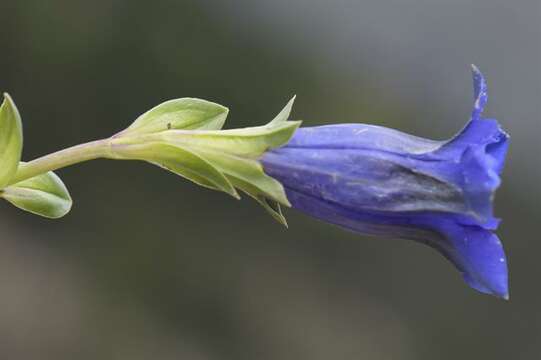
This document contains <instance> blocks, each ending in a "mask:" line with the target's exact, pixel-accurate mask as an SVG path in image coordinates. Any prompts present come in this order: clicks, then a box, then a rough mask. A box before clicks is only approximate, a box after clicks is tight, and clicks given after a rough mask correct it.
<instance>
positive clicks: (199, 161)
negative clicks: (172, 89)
mask: <svg viewBox="0 0 541 360" xmlns="http://www.w3.org/2000/svg"><path fill="white" fill-rule="evenodd" d="M293 101H294V99H292V100H291V101H290V102H289V103H288V104H287V105H286V107H285V108H284V109H283V110H282V111H281V112H280V113H279V114H278V115H277V116H276V117H275V118H274V120H272V121H271V122H270V123H268V124H267V125H265V126H258V127H251V128H244V129H235V130H221V127H222V125H223V123H224V121H225V118H226V116H227V113H228V110H227V108H224V107H222V106H220V105H218V104H214V103H211V102H207V101H204V100H198V99H178V100H172V101H168V102H166V103H163V104H161V105H158V106H157V107H155V108H153V109H151V110H150V111H149V112H147V113H145V114H143V115H141V116H140V117H139V118H138V119H137V120H136V121H135V122H134V123H133V124H132V125H131V126H130V127H129V128H128V129H126V130H125V131H123V132H121V133H120V134H119V136H118V137H117V138H116V139H114V140H113V143H112V149H113V153H114V154H115V156H116V157H118V158H122V159H138V160H144V161H148V162H150V163H153V164H155V165H158V166H160V167H162V168H165V169H167V170H169V171H171V172H173V173H175V174H178V175H180V176H182V177H184V178H186V179H188V180H191V181H193V182H194V183H196V184H198V185H201V186H204V187H207V188H210V189H213V190H218V191H223V192H225V193H227V194H229V195H231V196H233V197H235V198H237V199H238V198H240V196H239V195H238V192H237V189H239V190H241V191H243V192H244V193H246V194H248V195H249V196H251V197H253V198H254V199H255V200H256V201H258V202H259V203H260V204H261V205H262V206H263V207H264V208H265V209H266V210H267V211H268V212H269V213H270V214H271V215H272V216H273V217H274V218H275V219H276V220H278V221H279V222H280V223H282V224H284V225H287V224H286V220H285V218H284V216H283V215H282V213H281V209H280V204H282V205H286V206H290V205H289V202H288V200H287V197H286V195H285V191H284V188H283V186H282V184H280V183H279V182H278V181H277V180H275V179H273V178H272V177H270V176H268V175H267V174H265V172H264V170H263V167H262V165H261V163H260V162H259V160H258V159H259V158H260V157H261V156H262V155H263V154H264V153H265V151H267V150H269V149H272V148H276V147H280V146H282V145H284V144H286V143H287V142H288V141H289V139H290V138H291V136H292V135H293V133H294V132H295V130H296V129H297V127H298V126H299V125H300V122H298V121H287V119H288V117H289V114H290V112H291V108H292V105H293Z"/></svg>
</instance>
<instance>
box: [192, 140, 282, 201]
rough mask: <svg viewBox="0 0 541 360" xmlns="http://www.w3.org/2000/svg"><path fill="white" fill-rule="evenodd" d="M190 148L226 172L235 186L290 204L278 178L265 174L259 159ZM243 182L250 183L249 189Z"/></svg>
mask: <svg viewBox="0 0 541 360" xmlns="http://www.w3.org/2000/svg"><path fill="white" fill-rule="evenodd" d="M191 150H192V151H193V152H194V153H197V154H199V155H200V156H201V157H203V158H205V159H206V160H207V161H208V162H210V163H211V164H212V165H214V166H215V168H216V169H218V170H219V171H221V172H222V173H224V174H226V176H227V178H228V179H229V180H230V181H231V182H233V183H234V184H235V186H237V187H239V188H240V189H242V190H244V191H245V192H248V193H251V194H260V195H262V196H264V197H266V198H270V199H272V200H274V201H277V202H279V203H281V204H283V205H285V206H291V205H290V203H289V201H288V200H287V197H286V195H285V191H284V187H283V186H282V184H281V183H280V182H279V181H278V180H275V179H274V178H272V177H270V176H268V175H267V174H265V172H264V171H263V166H262V165H261V164H260V163H259V161H257V160H254V159H246V158H242V157H239V156H236V155H231V154H228V153H225V152H218V151H215V150H213V149H207V148H198V149H193V148H192V149H191ZM245 184H249V185H250V187H249V189H248V188H247V187H246V186H244V185H245Z"/></svg>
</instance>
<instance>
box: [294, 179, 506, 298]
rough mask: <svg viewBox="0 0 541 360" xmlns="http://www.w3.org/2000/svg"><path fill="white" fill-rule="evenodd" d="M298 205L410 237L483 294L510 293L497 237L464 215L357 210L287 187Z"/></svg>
mask: <svg viewBox="0 0 541 360" xmlns="http://www.w3.org/2000/svg"><path fill="white" fill-rule="evenodd" d="M286 192H287V196H288V199H289V201H290V202H291V204H292V205H293V207H294V208H296V209H298V210H301V211H303V212H305V213H307V214H309V215H311V216H313V217H315V218H317V219H320V220H323V221H326V222H329V223H331V224H335V225H338V226H341V227H343V228H346V229H349V230H351V231H354V232H357V233H362V234H367V235H375V236H385V237H396V238H402V239H411V240H415V241H418V242H420V243H424V244H426V245H429V246H430V247H432V248H434V249H436V250H438V251H439V252H440V253H441V254H442V255H443V256H444V257H446V258H447V259H448V260H449V261H451V263H453V264H454V265H455V267H456V268H457V269H458V270H459V271H460V272H461V273H462V275H463V278H464V280H465V281H466V283H467V284H468V285H470V286H471V287H473V288H474V289H476V290H479V291H481V292H483V293H487V294H492V295H494V296H497V297H501V298H505V299H507V298H508V283H507V261H506V258H505V253H504V249H503V247H502V244H501V242H500V240H499V239H498V237H497V236H496V235H494V234H493V233H492V232H491V231H490V230H486V229H484V228H482V227H480V226H476V225H464V224H461V223H460V218H459V217H456V218H455V217H453V216H448V215H446V214H441V213H417V214H416V213H413V214H411V213H410V214H407V213H403V214H396V215H389V214H385V213H370V212H366V211H363V212H358V211H355V210H352V209H347V208H345V207H343V206H341V205H340V204H336V203H332V202H328V201H324V200H322V199H319V198H317V197H313V196H310V195H307V194H305V193H302V192H299V191H296V190H293V189H290V188H287V187H286Z"/></svg>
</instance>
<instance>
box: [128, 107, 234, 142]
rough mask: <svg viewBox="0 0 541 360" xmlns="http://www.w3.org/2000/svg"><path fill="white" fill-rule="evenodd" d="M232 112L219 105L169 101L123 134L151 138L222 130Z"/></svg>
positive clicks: (147, 114)
mask: <svg viewBox="0 0 541 360" xmlns="http://www.w3.org/2000/svg"><path fill="white" fill-rule="evenodd" d="M228 112H229V110H228V109H227V108H226V107H224V106H222V105H219V104H216V103H213V102H210V101H206V100H201V99H195V98H182V99H175V100H169V101H166V102H164V103H161V104H160V105H158V106H156V107H154V108H152V109H150V110H149V111H147V112H146V113H144V114H142V115H141V116H139V117H138V118H137V119H136V120H135V121H134V122H133V123H132V124H131V125H130V126H129V127H128V128H127V129H126V130H124V131H123V132H122V133H121V134H122V135H126V134H138V135H142V134H151V133H155V132H160V131H164V130H171V129H184V130H194V129H202V130H205V129H206V130H219V129H221V128H222V126H223V125H224V122H225V120H226V118H227V114H228Z"/></svg>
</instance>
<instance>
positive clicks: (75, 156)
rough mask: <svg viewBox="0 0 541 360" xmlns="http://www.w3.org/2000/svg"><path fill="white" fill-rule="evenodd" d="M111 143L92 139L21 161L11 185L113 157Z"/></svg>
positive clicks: (106, 140)
mask: <svg viewBox="0 0 541 360" xmlns="http://www.w3.org/2000/svg"><path fill="white" fill-rule="evenodd" d="M110 144H111V141H110V139H103V140H96V141H91V142H88V143H85V144H80V145H76V146H72V147H70V148H67V149H64V150H60V151H57V152H55V153H52V154H49V155H45V156H43V157H40V158H37V159H35V160H32V161H30V162H27V163H20V164H19V168H18V169H17V173H16V174H15V176H14V178H13V179H11V182H10V184H9V185H12V184H15V183H18V182H20V181H23V180H26V179H29V178H32V177H34V176H37V175H41V174H44V173H46V172H48V171H53V170H56V169H60V168H63V167H66V166H70V165H73V164H77V163H80V162H83V161H88V160H94V159H98V158H111V157H113V156H112V154H111V148H110V146H111V145H110Z"/></svg>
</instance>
